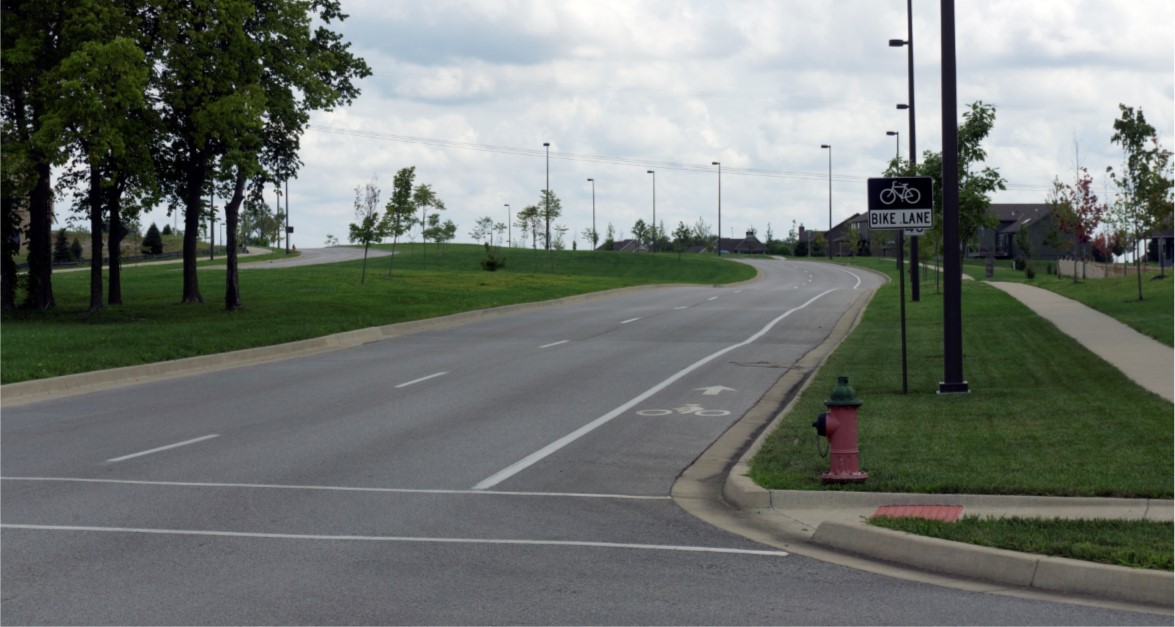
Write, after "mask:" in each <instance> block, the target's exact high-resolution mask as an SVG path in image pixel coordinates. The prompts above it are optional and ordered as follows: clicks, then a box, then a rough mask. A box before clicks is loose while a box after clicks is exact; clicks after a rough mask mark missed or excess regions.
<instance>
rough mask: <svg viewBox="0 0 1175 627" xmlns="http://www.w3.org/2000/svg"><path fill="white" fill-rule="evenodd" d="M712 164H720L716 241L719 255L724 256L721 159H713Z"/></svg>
mask: <svg viewBox="0 0 1175 627" xmlns="http://www.w3.org/2000/svg"><path fill="white" fill-rule="evenodd" d="M710 165H716V166H718V241H717V242H715V243H716V244H717V246H715V247H714V248H716V249H717V250H718V256H719V257H721V256H722V163H721V162H719V161H712V162H711V163H710Z"/></svg>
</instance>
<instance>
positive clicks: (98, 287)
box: [86, 168, 114, 313]
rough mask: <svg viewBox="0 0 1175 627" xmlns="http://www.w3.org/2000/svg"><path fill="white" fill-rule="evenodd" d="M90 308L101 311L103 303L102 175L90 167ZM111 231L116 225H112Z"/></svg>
mask: <svg viewBox="0 0 1175 627" xmlns="http://www.w3.org/2000/svg"><path fill="white" fill-rule="evenodd" d="M86 200H88V201H89V203H90V309H89V311H90V312H91V313H93V312H95V311H100V310H101V309H102V307H103V304H102V176H101V175H100V174H99V173H98V172H97V170H96V169H94V168H91V169H90V193H89V195H88V197H87V199H86ZM110 230H111V233H113V231H114V225H113V224H111V225H110Z"/></svg>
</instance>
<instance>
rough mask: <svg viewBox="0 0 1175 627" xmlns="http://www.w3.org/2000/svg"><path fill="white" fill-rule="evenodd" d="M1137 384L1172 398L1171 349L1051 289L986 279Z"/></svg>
mask: <svg viewBox="0 0 1175 627" xmlns="http://www.w3.org/2000/svg"><path fill="white" fill-rule="evenodd" d="M989 284H990V285H992V286H993V287H996V288H999V289H1001V290H1003V291H1005V292H1007V293H1008V294H1010V295H1011V296H1012V297H1013V298H1015V299H1016V300H1018V301H1020V302H1022V303H1024V304H1025V305H1026V306H1027V307H1028V308H1029V309H1031V310H1032V311H1034V312H1036V313H1037V315H1039V316H1040V317H1042V318H1044V319H1046V320H1048V321H1049V322H1052V323H1053V324H1055V325H1056V326H1057V328H1058V329H1060V331H1061V332H1062V333H1064V334H1065V335H1068V336H1070V337H1072V338H1074V339H1075V340H1077V341H1078V342H1080V343H1081V345H1082V346H1084V347H1086V348H1088V349H1089V350H1090V352H1092V353H1093V354H1095V355H1097V356H1098V357H1101V358H1102V359H1104V360H1106V361H1108V362H1110V364H1112V365H1113V366H1114V367H1116V368H1118V369H1119V370H1121V371H1122V372H1123V373H1124V374H1125V375H1126V376H1128V377H1130V378H1131V379H1133V380H1134V381H1135V382H1136V383H1138V384H1139V385H1140V386H1142V387H1144V388H1146V389H1148V390H1150V391H1151V392H1154V393H1155V394H1158V395H1159V396H1161V397H1163V398H1165V399H1167V400H1168V401H1171V402H1175V349H1172V348H1171V347H1170V346H1167V345H1165V344H1163V343H1162V342H1159V341H1157V340H1153V339H1151V338H1149V337H1147V336H1145V335H1143V334H1141V333H1139V332H1138V331H1135V330H1134V329H1131V328H1130V327H1128V326H1126V325H1124V324H1122V323H1121V322H1118V321H1117V320H1115V319H1113V318H1111V317H1109V316H1107V315H1105V314H1103V313H1101V312H1099V311H1096V310H1093V309H1090V308H1089V307H1086V306H1085V305H1082V304H1081V303H1079V302H1077V301H1075V300H1071V299H1068V298H1065V297H1064V296H1061V295H1060V294H1057V293H1055V292H1050V291H1048V290H1046V289H1042V288H1039V287H1033V286H1031V285H1026V284H1023V283H1002V282H997V281H989Z"/></svg>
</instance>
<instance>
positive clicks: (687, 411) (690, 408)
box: [636, 403, 730, 418]
mask: <svg viewBox="0 0 1175 627" xmlns="http://www.w3.org/2000/svg"><path fill="white" fill-rule="evenodd" d="M673 413H677V414H684V415H691V414H692V415H694V416H702V417H705V418H710V417H716V416H729V415H730V412H728V411H726V410H725V409H702V406H701V405H698V404H696V403H687V404H686V405H685V406H683V407H678V408H677V409H642V410H640V411H638V412H637V413H636V414H637V415H638V416H668V415H670V414H673Z"/></svg>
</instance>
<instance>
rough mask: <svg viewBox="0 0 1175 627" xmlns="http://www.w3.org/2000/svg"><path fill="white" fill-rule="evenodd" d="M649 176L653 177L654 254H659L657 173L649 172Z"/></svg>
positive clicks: (652, 230)
mask: <svg viewBox="0 0 1175 627" xmlns="http://www.w3.org/2000/svg"><path fill="white" fill-rule="evenodd" d="M648 173H649V174H652V175H653V228H652V229H650V230H651V232H652V233H653V237H652V239H653V245H652V246H651V250H652V252H657V173H656V172H654V171H652V170H649V171H648Z"/></svg>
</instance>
